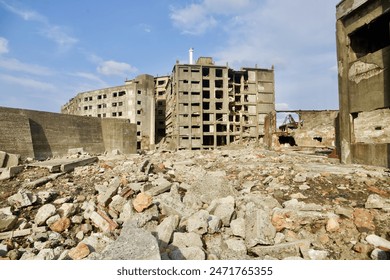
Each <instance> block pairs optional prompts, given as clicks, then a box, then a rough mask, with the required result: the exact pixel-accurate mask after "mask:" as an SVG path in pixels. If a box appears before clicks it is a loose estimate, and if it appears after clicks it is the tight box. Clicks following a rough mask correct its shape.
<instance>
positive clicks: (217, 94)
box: [182, 90, 223, 99]
mask: <svg viewBox="0 0 390 280" xmlns="http://www.w3.org/2000/svg"><path fill="white" fill-rule="evenodd" d="M182 95H183V97H186V96H188V95H189V92H188V91H183V92H182ZM191 96H200V92H191ZM210 96H211V95H210V91H209V90H204V91H203V98H204V99H210ZM215 98H216V99H223V90H216V91H215Z"/></svg>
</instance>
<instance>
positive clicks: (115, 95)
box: [84, 91, 126, 101]
mask: <svg viewBox="0 0 390 280" xmlns="http://www.w3.org/2000/svg"><path fill="white" fill-rule="evenodd" d="M125 94H126V91H120V92H113V93H112V97H119V96H123V95H125ZM105 98H107V94H101V95H98V96H97V99H98V100H100V99H105ZM92 100H93V97H92V96H88V97H84V101H92Z"/></svg>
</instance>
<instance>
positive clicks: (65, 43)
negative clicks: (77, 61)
mask: <svg viewBox="0 0 390 280" xmlns="http://www.w3.org/2000/svg"><path fill="white" fill-rule="evenodd" d="M41 33H42V34H43V35H44V36H45V37H47V38H48V39H50V40H52V41H54V42H55V43H57V44H58V45H59V46H60V47H61V48H63V49H68V48H70V47H72V46H73V45H74V44H76V43H77V42H78V39H76V38H74V37H72V36H70V35H69V34H67V33H66V32H65V30H64V28H63V27H60V26H57V25H52V26H47V27H46V28H45V29H44V30H43V31H42V32H41Z"/></svg>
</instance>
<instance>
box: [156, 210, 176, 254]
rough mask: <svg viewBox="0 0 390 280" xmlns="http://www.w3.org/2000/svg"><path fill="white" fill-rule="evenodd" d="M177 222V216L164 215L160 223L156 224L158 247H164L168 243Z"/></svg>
mask: <svg viewBox="0 0 390 280" xmlns="http://www.w3.org/2000/svg"><path fill="white" fill-rule="evenodd" d="M178 224H179V217H178V216H176V215H175V216H169V217H166V218H165V219H164V220H163V221H162V222H161V224H159V225H158V226H157V229H156V232H157V238H158V242H159V245H160V248H164V247H166V246H167V245H168V244H169V242H170V240H171V237H172V234H173V232H174V230H175V229H176V227H177V225H178Z"/></svg>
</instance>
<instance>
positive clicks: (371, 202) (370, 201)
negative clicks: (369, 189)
mask: <svg viewBox="0 0 390 280" xmlns="http://www.w3.org/2000/svg"><path fill="white" fill-rule="evenodd" d="M365 207H366V208H367V209H385V210H390V199H385V198H383V197H381V196H379V195H377V194H371V195H370V196H369V197H368V198H367V201H366V204H365Z"/></svg>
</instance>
